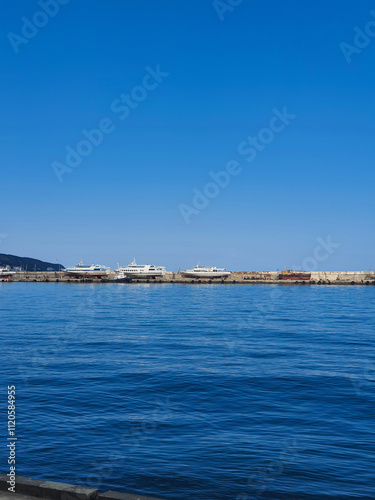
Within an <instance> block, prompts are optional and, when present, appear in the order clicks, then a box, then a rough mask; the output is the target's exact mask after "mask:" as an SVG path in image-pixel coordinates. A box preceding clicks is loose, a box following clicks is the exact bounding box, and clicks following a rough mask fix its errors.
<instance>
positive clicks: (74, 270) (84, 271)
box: [64, 261, 111, 278]
mask: <svg viewBox="0 0 375 500" xmlns="http://www.w3.org/2000/svg"><path fill="white" fill-rule="evenodd" d="M64 272H65V274H67V275H69V276H77V277H78V276H80V277H82V276H83V277H92V278H101V277H103V276H107V275H108V274H109V273H110V272H111V270H110V268H109V267H104V266H100V265H99V264H92V265H91V266H85V265H84V264H83V262H82V261H81V262H80V263H79V264H78V265H76V266H74V267H68V268H67V269H65V271H64Z"/></svg>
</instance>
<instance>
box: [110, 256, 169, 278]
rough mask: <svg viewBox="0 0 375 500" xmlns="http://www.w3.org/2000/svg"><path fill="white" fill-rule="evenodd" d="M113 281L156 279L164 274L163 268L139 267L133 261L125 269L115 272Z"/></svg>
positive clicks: (147, 265) (121, 268)
mask: <svg viewBox="0 0 375 500" xmlns="http://www.w3.org/2000/svg"><path fill="white" fill-rule="evenodd" d="M115 273H116V275H115V280H121V279H124V278H156V277H160V276H163V274H165V267H160V266H159V267H156V266H154V265H153V264H144V265H139V264H137V263H136V261H135V259H134V260H133V262H132V263H131V264H129V265H128V266H126V267H119V268H118V269H116V270H115Z"/></svg>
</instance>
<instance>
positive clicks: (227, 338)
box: [0, 283, 375, 500]
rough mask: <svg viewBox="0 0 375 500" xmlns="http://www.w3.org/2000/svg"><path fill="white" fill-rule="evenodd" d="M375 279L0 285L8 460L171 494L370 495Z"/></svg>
mask: <svg viewBox="0 0 375 500" xmlns="http://www.w3.org/2000/svg"><path fill="white" fill-rule="evenodd" d="M374 337H375V287H371V286H370V287H356V286H354V287H343V286H341V287H336V286H330V287H328V286H327V287H319V286H305V287H302V286H295V285H293V286H278V285H265V286H262V285H256V286H254V285H252V286H250V285H247V286H244V285H214V284H213V285H176V284H163V285H160V284H148V285H147V284H139V285H136V284H130V285H129V284H108V285H95V284H82V285H80V284H64V283H56V284H52V283H0V338H1V348H0V366H1V380H2V384H1V387H0V400H1V399H2V402H1V404H0V408H1V418H2V424H1V425H2V429H3V431H2V435H3V436H4V438H3V443H2V445H1V451H0V463H1V471H2V472H3V473H7V472H9V466H8V464H7V451H6V444H7V441H6V437H7V435H6V421H7V417H6V411H7V386H8V385H15V386H16V398H17V400H16V406H17V419H16V422H17V426H16V436H17V438H18V440H17V474H18V475H21V476H27V477H33V478H40V479H48V480H54V481H60V482H66V483H71V484H81V485H86V486H91V487H95V488H98V489H100V490H107V489H112V490H119V491H125V492H129V493H139V494H144V495H150V496H155V497H160V498H165V499H175V500H191V499H195V500H227V499H228V500H229V499H233V500H250V499H260V498H264V499H272V500H279V499H280V500H282V499H296V500H297V499H298V500H314V499H322V500H328V499H361V500H363V499H373V498H375V491H374V464H375V451H374V444H375V439H374V438H375V435H374V431H375V418H374V417H375V391H374V382H375V348H374Z"/></svg>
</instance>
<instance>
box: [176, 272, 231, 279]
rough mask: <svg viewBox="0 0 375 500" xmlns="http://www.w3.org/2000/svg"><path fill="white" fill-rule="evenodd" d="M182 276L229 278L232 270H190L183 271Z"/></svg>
mask: <svg viewBox="0 0 375 500" xmlns="http://www.w3.org/2000/svg"><path fill="white" fill-rule="evenodd" d="M181 276H182V277H183V278H199V279H202V278H203V279H204V278H206V279H210V280H211V279H215V278H216V279H223V278H228V276H230V272H205V273H199V272H197V273H189V272H183V273H181Z"/></svg>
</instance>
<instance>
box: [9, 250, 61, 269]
mask: <svg viewBox="0 0 375 500" xmlns="http://www.w3.org/2000/svg"><path fill="white" fill-rule="evenodd" d="M5 266H10V267H22V270H26V269H27V270H28V271H59V270H60V269H65V267H64V266H62V265H60V264H52V263H51V262H43V261H42V260H38V259H31V258H30V257H17V255H7V254H5V253H0V267H5Z"/></svg>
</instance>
